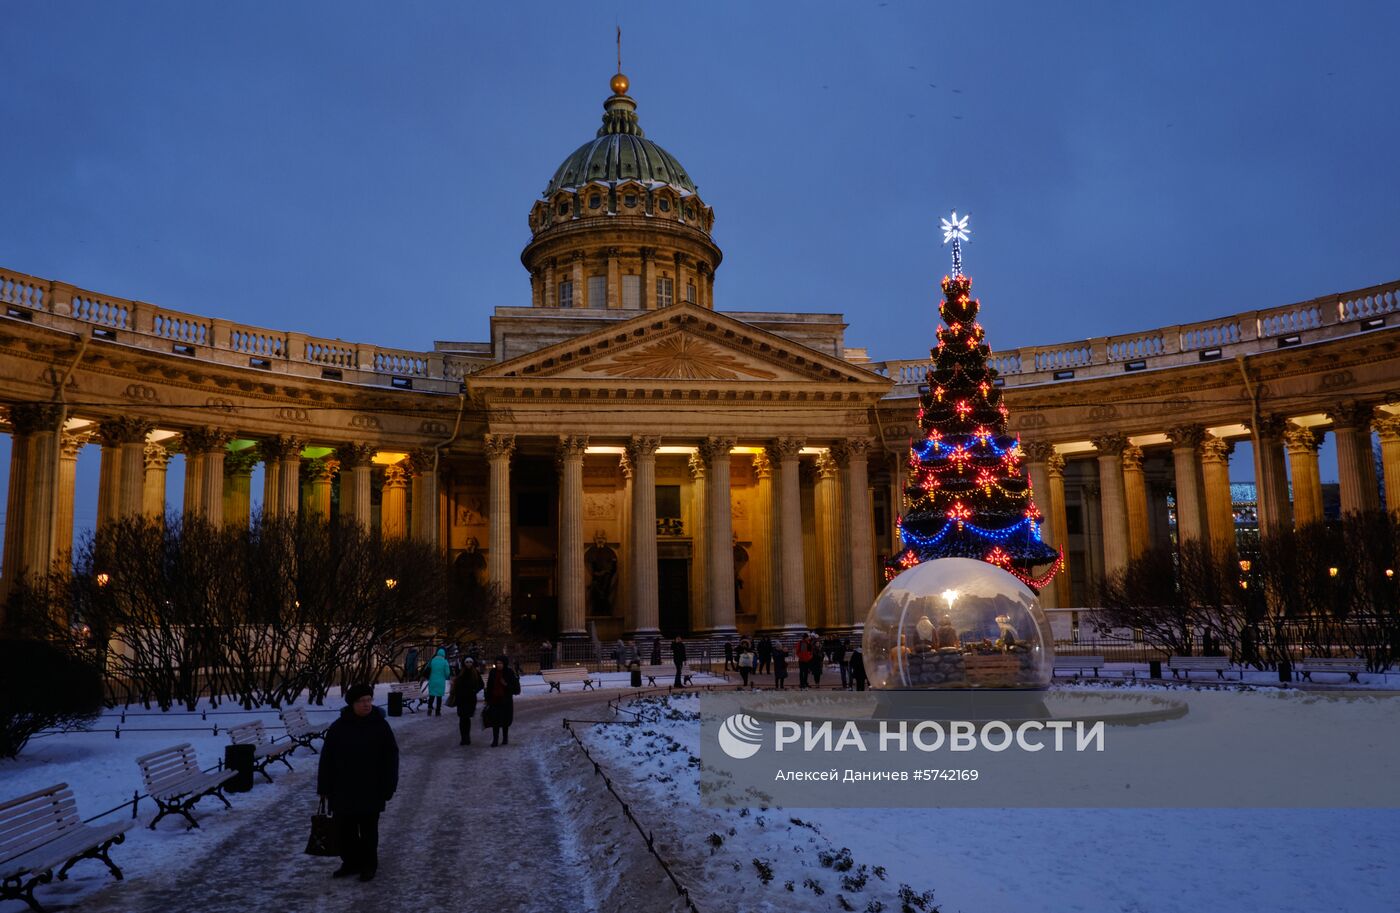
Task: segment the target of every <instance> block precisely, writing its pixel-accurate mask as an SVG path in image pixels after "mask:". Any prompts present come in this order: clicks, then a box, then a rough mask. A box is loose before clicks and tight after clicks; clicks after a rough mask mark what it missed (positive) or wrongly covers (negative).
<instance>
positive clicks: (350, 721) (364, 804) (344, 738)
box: [316, 685, 399, 881]
mask: <svg viewBox="0 0 1400 913" xmlns="http://www.w3.org/2000/svg"><path fill="white" fill-rule="evenodd" d="M345 701H346V705H345V709H343V710H341V711H340V717H339V718H338V719H336V721H335V722H334V723H332V724H331V727H330V729H328V730H326V739H325V744H323V745H322V746H321V758H320V762H319V767H318V768H317V770H316V793H317V795H319V796H320V798H322V799H324V800H325V801H326V803H327V804H328V805H329V806H330V810H331V820H332V822H334V826H335V829H336V836H337V838H338V839H339V841H340V868H338V869H336V870H335V871H334V872H332V873H331V876H332V877H333V878H344V877H346V876H347V875H357V874H358V875H359V876H360V880H361V881H369V880H370V879H371V878H373V877H374V873H375V872H376V871H377V870H378V869H379V816H380V815H381V814H383V813H384V806H385V804H386V803H387V802H388V801H389V800H390V799H392V798H394V791H395V790H397V789H398V788H399V745H398V742H397V741H395V739H394V730H393V729H392V728H390V726H389V721H388V719H386V718H385V716H384V711H383V710H380V709H379V708H378V707H376V706H374V689H373V688H372V687H370V686H369V685H352V686H351V687H350V688H349V689H347V690H346V692H345Z"/></svg>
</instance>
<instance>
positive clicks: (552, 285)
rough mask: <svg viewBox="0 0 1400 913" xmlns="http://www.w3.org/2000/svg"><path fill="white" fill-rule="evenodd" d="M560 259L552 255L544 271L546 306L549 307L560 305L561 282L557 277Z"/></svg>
mask: <svg viewBox="0 0 1400 913" xmlns="http://www.w3.org/2000/svg"><path fill="white" fill-rule="evenodd" d="M558 266H559V261H558V259H557V258H555V257H550V258H549V261H548V264H547V265H546V267H545V273H544V306H545V307H547V308H557V307H558V306H559V291H558V289H559V283H558V281H557V280H556V279H555V273H556V271H557V270H558Z"/></svg>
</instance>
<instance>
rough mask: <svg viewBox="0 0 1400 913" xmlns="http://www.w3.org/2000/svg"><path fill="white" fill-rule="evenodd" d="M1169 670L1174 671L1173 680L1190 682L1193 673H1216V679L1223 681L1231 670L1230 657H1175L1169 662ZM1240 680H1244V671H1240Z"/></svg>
mask: <svg viewBox="0 0 1400 913" xmlns="http://www.w3.org/2000/svg"><path fill="white" fill-rule="evenodd" d="M1167 668H1168V669H1170V670H1172V678H1184V679H1188V680H1189V679H1190V678H1191V673H1192V672H1214V673H1215V677H1216V678H1219V679H1222V680H1223V679H1224V678H1225V672H1226V671H1227V670H1228V669H1229V668H1230V657H1228V656H1173V657H1172V658H1171V659H1169V660H1167ZM1240 678H1241V679H1243V678H1244V670H1241V671H1240Z"/></svg>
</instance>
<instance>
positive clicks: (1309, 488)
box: [1283, 424, 1322, 529]
mask: <svg viewBox="0 0 1400 913" xmlns="http://www.w3.org/2000/svg"><path fill="white" fill-rule="evenodd" d="M1283 439H1284V443H1285V444H1286V445H1287V447H1288V467H1289V469H1290V470H1291V471H1292V474H1293V522H1294V524H1295V525H1296V526H1297V527H1298V528H1300V529H1301V528H1302V527H1304V526H1306V525H1308V524H1309V523H1321V522H1322V478H1321V474H1320V473H1319V472H1318V468H1317V448H1318V447H1319V446H1320V445H1321V444H1322V440H1321V436H1320V435H1318V434H1317V433H1316V432H1315V431H1314V430H1313V429H1312V428H1304V427H1302V426H1300V425H1293V424H1290V425H1289V426H1288V430H1286V431H1285V432H1284V435H1283Z"/></svg>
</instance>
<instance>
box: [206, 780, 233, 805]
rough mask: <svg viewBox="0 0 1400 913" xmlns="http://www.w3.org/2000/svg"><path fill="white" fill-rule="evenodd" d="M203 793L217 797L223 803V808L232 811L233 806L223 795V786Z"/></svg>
mask: <svg viewBox="0 0 1400 913" xmlns="http://www.w3.org/2000/svg"><path fill="white" fill-rule="evenodd" d="M205 795H206V796H213V797H214V798H215V799H218V800H219V801H220V802H222V803H224V808H226V809H228V810H229V811H233V806H232V805H230V804H229V801H228V798H227V797H226V796H225V795H224V788H223V787H222V786H220V787H218V788H217V789H215V790H214V791H213V792H208V793H205Z"/></svg>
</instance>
